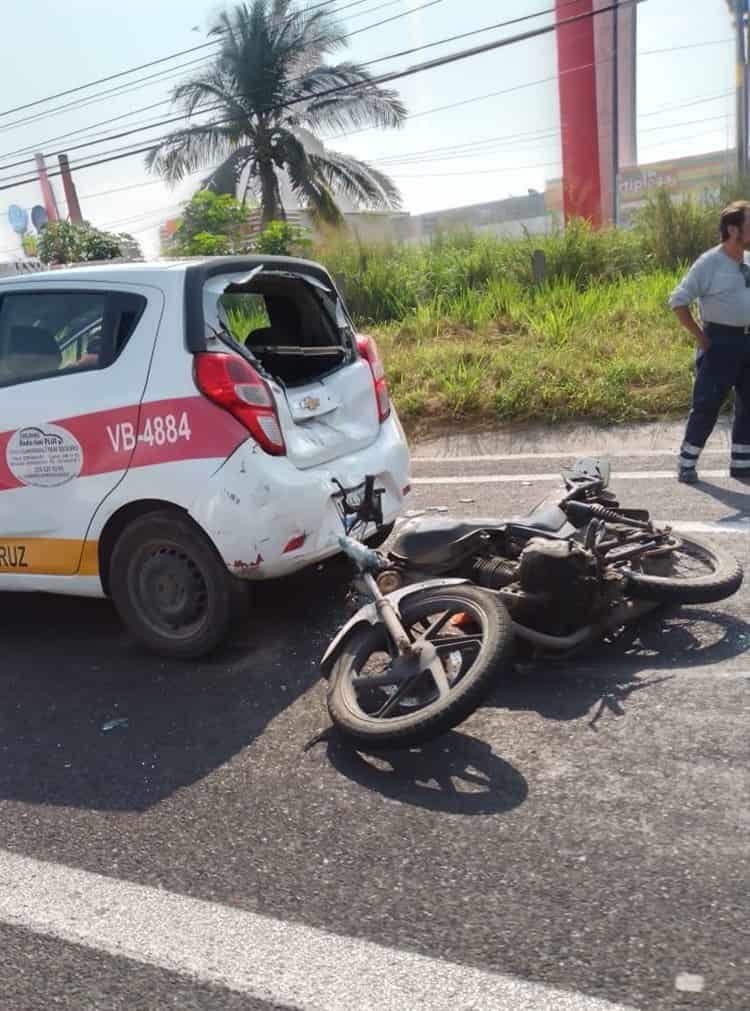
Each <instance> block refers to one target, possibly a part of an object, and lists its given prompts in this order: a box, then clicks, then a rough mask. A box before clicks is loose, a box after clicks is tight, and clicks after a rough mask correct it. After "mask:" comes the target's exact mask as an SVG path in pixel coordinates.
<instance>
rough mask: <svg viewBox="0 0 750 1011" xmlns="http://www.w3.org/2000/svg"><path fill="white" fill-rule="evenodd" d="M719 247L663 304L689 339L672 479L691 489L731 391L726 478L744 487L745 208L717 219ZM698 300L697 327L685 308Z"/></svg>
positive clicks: (747, 454) (749, 379)
mask: <svg viewBox="0 0 750 1011" xmlns="http://www.w3.org/2000/svg"><path fill="white" fill-rule="evenodd" d="M719 231H720V234H721V244H720V245H718V246H716V247H715V248H714V249H710V250H709V251H708V252H707V253H704V254H703V256H701V257H700V258H699V259H697V260H696V261H695V263H694V264H693V266H692V267H691V268H690V270H689V271H688V273H687V275H686V276H685V278H684V279H683V280H682V282H681V283H680V284H678V285H677V287H676V288H675V290H674V291H673V292H672V295H671V296H670V299H669V304H670V306H671V307H672V309H674V311H675V314H676V316H677V318H678V319H679V321H680V323H682V325H683V326H684V327H685V329H686V330H688V331H689V332H690V334H691V335H692V336H693V337H694V338H695V341H696V343H697V345H698V348H697V351H696V357H695V364H696V377H695V385H694V386H693V404H692V408H691V410H690V415H689V417H688V422H687V430H686V432H685V441H684V442H683V443H682V448H681V450H680V459H679V464H678V471H677V476H678V479H679V480H680V481H684V482H686V483H687V484H695V482H696V481H697V480H698V472H697V470H696V464H697V462H698V457H699V456H700V453H701V450H702V449H703V447H704V446H705V444H706V440H707V439H708V437H709V435H710V434H711V432H712V431H713V429H714V426H715V425H716V421H717V418H718V417H719V411H720V410H721V408H722V407H723V405H724V401H725V400H726V399H727V397H728V395H729V392H730V390H731V389H732V387H734V392H735V411H734V424H733V426H732V457H731V461H730V465H729V473H730V474H731V475H732V477H734V478H738V479H739V480H743V479H744V480H750V263H749V262H748V257H747V251H748V250H750V203H748V202H747V201H745V200H738V201H736V203H733V204H730V205H729V207H726V208H725V209H724V210H723V211H722V212H721V218H720V219H719ZM696 299H697V300H698V303H699V306H700V317H701V325H699V324H698V323H696V321H695V319H694V318H693V315H692V313H691V311H690V306H691V305H692V303H693V302H695V301H696Z"/></svg>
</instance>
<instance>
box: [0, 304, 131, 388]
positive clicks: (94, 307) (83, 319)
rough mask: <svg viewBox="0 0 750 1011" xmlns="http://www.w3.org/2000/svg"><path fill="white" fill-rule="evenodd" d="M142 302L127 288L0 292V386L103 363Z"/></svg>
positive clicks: (120, 343)
mask: <svg viewBox="0 0 750 1011" xmlns="http://www.w3.org/2000/svg"><path fill="white" fill-rule="evenodd" d="M145 307H146V299H145V298H144V297H143V296H142V295H135V294H131V293H129V292H90V291H40V292H32V291H24V292H11V293H9V294H7V295H3V296H1V297H0V386H11V385H15V384H17V383H27V382H31V381H32V380H35V379H43V378H49V377H52V376H57V375H70V374H74V373H76V372H81V371H88V370H92V369H104V368H107V367H108V366H109V365H111V364H112V362H114V361H115V359H116V358H117V356H118V355H119V354H120V352H121V351H122V349H123V348H124V347H125V345H126V343H127V341H128V340H129V338H130V336H131V334H132V333H133V331H134V330H135V327H136V325H137V323H138V320H139V319H140V316H141V314H142V312H143V310H144V309H145Z"/></svg>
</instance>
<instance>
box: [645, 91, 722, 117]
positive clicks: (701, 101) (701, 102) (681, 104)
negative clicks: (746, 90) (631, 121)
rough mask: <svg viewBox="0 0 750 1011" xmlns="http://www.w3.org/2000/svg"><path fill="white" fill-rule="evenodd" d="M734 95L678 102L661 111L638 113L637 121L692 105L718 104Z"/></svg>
mask: <svg viewBox="0 0 750 1011" xmlns="http://www.w3.org/2000/svg"><path fill="white" fill-rule="evenodd" d="M730 95H734V92H733V91H722V92H720V93H719V94H718V95H709V96H707V97H706V98H696V99H695V100H693V101H690V102H678V103H677V104H676V105H674V104H672V105H664V106H662V108H661V109H653V110H652V111H651V112H642V113H640V116H639V119H641V118H642V119H646V118H647V117H649V116H660V115H661V114H662V113H663V112H673V111H674V110H675V109H688V108H692V107H693V106H694V105H704V104H705V103H706V102H718V101H719V99H720V98H729V96H730Z"/></svg>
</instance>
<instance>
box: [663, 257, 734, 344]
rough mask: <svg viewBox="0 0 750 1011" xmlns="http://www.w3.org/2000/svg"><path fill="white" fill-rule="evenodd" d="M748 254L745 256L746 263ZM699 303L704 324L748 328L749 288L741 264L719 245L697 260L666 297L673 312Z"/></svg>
mask: <svg viewBox="0 0 750 1011" xmlns="http://www.w3.org/2000/svg"><path fill="white" fill-rule="evenodd" d="M747 262H748V254H747V253H746V254H745V263H747ZM696 299H697V300H698V303H699V305H700V312H701V319H702V320H703V322H704V323H722V324H724V326H750V288H746V287H745V278H744V277H743V274H742V271H741V270H740V265H739V263H737V261H736V260H733V259H732V258H731V256H727V254H726V253H725V252H724V250H723V249H722V247H721V246H716V247H715V248H714V249H709V250H708V252H707V253H704V254H703V256H701V257H699V258H698V259H697V260H696V261H695V263H694V264H693V266H692V267H691V268H690V270H689V271H688V272H687V274H686V275H685V277H684V278H683V279H682V281H681V282H680V283H679V284H678V285H677V287H676V288H675V290H674V291H673V292H672V294H671V295H670V298H669V304H670V306H671V307H672V308H673V309H677V308H679V307H680V306H688V305H691V304H692V303H693V302H695V301H696Z"/></svg>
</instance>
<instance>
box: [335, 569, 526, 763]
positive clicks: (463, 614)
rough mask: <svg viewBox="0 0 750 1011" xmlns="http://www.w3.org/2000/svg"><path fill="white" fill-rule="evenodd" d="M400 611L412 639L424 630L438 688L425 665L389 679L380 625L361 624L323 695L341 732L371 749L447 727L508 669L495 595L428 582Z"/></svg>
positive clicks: (503, 615)
mask: <svg viewBox="0 0 750 1011" xmlns="http://www.w3.org/2000/svg"><path fill="white" fill-rule="evenodd" d="M400 613H401V618H402V622H403V624H404V627H405V628H406V630H407V632H408V634H409V636H410V638H412V640H414V639H415V638H419V637H421V636H422V635H424V634H425V632H427V638H428V640H429V641H430V642H432V643H433V645H435V647H436V649H437V652H438V658H439V662H440V664H441V665H442V669H443V671H444V674H445V679H443V678H442V677H441V678H440V681H442V689H441V687H440V685H439V682H438V680H436V679H435V677H434V676H433V674H432V673H431V672H430V671H429V670H426V671H422V672H420V673H419V674H418V675H417V676H416V677H415V678H412V679H410V680H409V681H408V682H406V681H404V680H403V679H399V678H397V677H396V676H395V675H394V680H393V683H392V684H391V683H389V682H388V676H389V671H390V664H391V663H392V660H393V655H392V649H391V650H390V651H389V640H388V636H387V633H386V630H385V628H384V626H383V625H382V624H377V625H371V626H369V627H366V628H362V629H360V630H359V631H358V632H357V633H356V634H355V635H354V636H353V637H352V639H350V641H349V643H348V644H347V647H346V649H345V650H344V652H343V653H342V654H341V656H340V657H339V658H338V660H337V661H336V664H335V665H334V668H333V670H332V672H331V677H330V681H329V686H328V699H327V701H328V711H329V713H330V716H331V719H332V720H333V722H334V724H335V725H336V726H337V727H338V729H339V730H340V732H341V733H342V734H343V735H344V736H345V737H347V738H348V739H349V740H350V741H352V742H353V743H355V744H358V745H360V746H364V747H367V748H371V749H387V748H410V747H414V746H415V745H418V744H423V743H424V742H425V741H428V740H431V739H432V738H434V737H437V736H439V735H440V734H444V733H446V732H447V731H448V730H451V729H452V728H453V727H455V726H457V725H458V724H459V723H461V722H463V720H465V719H466V718H467V717H468V716H469V715H470V714H471V713H472V712H474V710H475V709H477V708H478V706H480V705H481V703H482V702H483V701H484V699H485V698H486V697H487V695H488V694H489V693H490V692H491V691H492V689H493V687H494V686H495V685H496V684H497V683H498V681H499V680H500V679H502V677H503V676H504V675H506V674H507V673H508V672H509V670H510V655H511V652H512V648H513V627H512V622H511V619H510V615H509V614H508V612H507V610H506V608H505V606H504V605H503V604H502V602H501V601H500V600H498V598H497V597H495V595H494V594H492V593H489V592H488V591H486V590H482V589H480V588H479V587H475V586H468V585H467V586H463V585H460V586H448V587H435V588H433V589H429V588H428V589H425V590H424V591H422V592H421V593H419V594H416V595H415V596H413V597H409V598H408V599H407V600H405V601H404V602H403V603H402V605H401V608H400ZM428 630H430V631H428ZM432 630H434V632H433V631H432ZM368 681H375V682H377V683H375V684H368Z"/></svg>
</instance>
